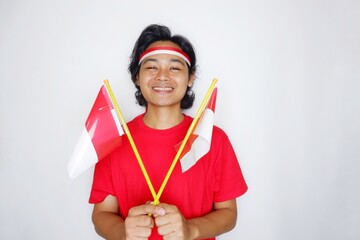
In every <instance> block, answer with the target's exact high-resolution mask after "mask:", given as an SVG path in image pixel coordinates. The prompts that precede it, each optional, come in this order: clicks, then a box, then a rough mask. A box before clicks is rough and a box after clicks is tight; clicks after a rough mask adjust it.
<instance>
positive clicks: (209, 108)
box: [180, 88, 217, 172]
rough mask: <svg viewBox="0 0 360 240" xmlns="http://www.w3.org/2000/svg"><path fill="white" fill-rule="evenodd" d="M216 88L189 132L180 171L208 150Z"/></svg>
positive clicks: (186, 168) (191, 164)
mask: <svg viewBox="0 0 360 240" xmlns="http://www.w3.org/2000/svg"><path fill="white" fill-rule="evenodd" d="M216 96H217V88H214V90H213V92H212V94H211V96H210V98H209V101H208V103H207V105H206V108H205V109H204V110H203V112H202V114H201V116H200V119H199V121H198V123H197V125H196V127H195V129H194V131H193V132H192V133H191V135H190V137H189V139H188V141H187V143H186V144H185V147H184V149H183V152H182V154H181V155H180V164H181V169H182V172H186V171H187V170H189V169H190V168H191V167H192V166H193V165H195V163H196V162H197V161H198V160H199V159H200V158H202V157H203V156H204V155H205V154H206V153H208V152H209V150H210V144H211V137H212V131H213V126H214V113H215V105H216Z"/></svg>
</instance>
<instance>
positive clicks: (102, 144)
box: [85, 86, 121, 160]
mask: <svg viewBox="0 0 360 240" xmlns="http://www.w3.org/2000/svg"><path fill="white" fill-rule="evenodd" d="M113 109H114V106H113V105H112V102H111V100H110V97H109V95H108V93H107V91H106V88H105V86H102V87H101V89H100V91H99V93H98V96H97V98H96V100H95V103H94V105H93V107H92V109H91V111H90V114H89V116H88V118H87V120H86V122H85V127H86V129H87V131H88V133H89V136H90V138H91V141H92V143H93V145H94V148H95V151H96V154H97V156H98V160H100V159H102V158H103V157H105V156H106V155H108V154H109V153H110V152H111V151H113V150H114V149H115V148H116V147H117V146H119V145H120V144H121V136H120V135H119V131H118V128H117V127H116V123H115V120H114V116H113V115H112V113H111V110H113Z"/></svg>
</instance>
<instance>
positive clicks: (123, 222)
mask: <svg viewBox="0 0 360 240" xmlns="http://www.w3.org/2000/svg"><path fill="white" fill-rule="evenodd" d="M129 72H130V73H131V79H132V81H133V82H134V84H135V87H136V88H137V92H136V93H135V96H136V99H137V101H138V103H139V104H140V105H141V106H144V107H145V112H144V113H143V114H140V115H139V116H137V117H136V118H134V119H133V120H132V121H130V122H129V123H128V128H129V130H130V132H131V134H132V136H133V138H134V141H135V144H136V146H137V147H138V150H139V154H140V156H141V158H142V160H143V162H144V165H145V167H146V169H147V172H148V174H149V177H150V179H151V182H152V184H153V186H154V188H155V189H156V190H157V189H159V188H160V185H161V184H162V181H163V180H164V178H165V175H166V173H167V171H168V169H169V167H170V165H171V162H172V160H173V159H174V157H175V155H176V147H175V146H177V145H178V144H179V143H181V141H182V140H183V139H184V136H185V134H186V132H187V130H188V128H189V126H190V124H191V122H192V118H191V117H189V116H187V115H185V114H184V113H183V112H182V110H183V109H188V108H190V107H192V105H193V102H194V99H195V94H194V92H193V91H192V86H193V84H194V81H195V74H196V56H195V51H194V49H193V46H192V45H191V43H190V42H189V41H188V40H187V39H186V38H185V37H183V36H180V35H174V36H173V35H171V32H170V30H169V29H168V28H167V27H165V26H161V25H150V26H148V27H147V28H145V29H144V30H143V32H142V33H141V34H140V36H139V38H138V40H137V42H136V43H135V46H134V49H133V52H132V55H131V62H130V65H129ZM246 190H247V186H246V183H245V181H244V178H243V175H242V172H241V169H240V166H239V164H238V161H237V158H236V155H235V152H234V150H233V148H232V145H231V143H230V141H229V139H228V137H227V135H226V134H225V132H224V131H223V130H221V129H220V128H219V127H217V126H214V128H213V134H212V140H211V147H210V150H209V152H208V153H207V154H206V155H204V156H203V157H202V158H201V159H200V160H199V161H198V162H196V164H194V165H193V166H192V167H191V168H190V169H188V170H186V171H185V172H183V171H182V169H181V166H180V165H179V164H178V165H177V166H176V167H175V169H174V171H173V173H172V175H171V177H170V180H169V182H168V184H167V186H166V188H165V190H164V192H163V194H162V197H161V199H160V200H161V203H160V204H159V205H157V206H154V205H152V204H149V202H150V201H152V200H153V199H152V195H151V192H150V191H149V189H148V186H147V183H146V181H145V179H144V177H143V174H142V172H141V169H140V167H139V166H138V163H137V160H136V158H135V156H134V154H133V152H132V148H131V146H130V143H129V141H128V139H127V138H126V137H125V138H124V140H123V144H122V145H121V146H120V147H119V148H118V149H116V150H115V151H113V152H112V153H111V154H109V155H108V156H107V157H106V158H105V159H103V160H101V161H99V162H98V163H97V165H96V167H95V172H94V180H93V186H92V190H91V195H90V203H94V210H93V217H92V218H93V222H94V225H95V229H96V231H97V233H98V234H99V235H100V236H102V237H104V238H106V239H127V240H129V239H186V240H189V239H215V237H216V236H218V235H220V234H222V233H224V232H227V231H230V230H231V229H232V228H234V226H235V224H236V218H237V208H236V198H237V197H239V196H241V195H242V194H244V193H245V192H246Z"/></svg>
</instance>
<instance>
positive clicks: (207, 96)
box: [153, 78, 217, 205]
mask: <svg viewBox="0 0 360 240" xmlns="http://www.w3.org/2000/svg"><path fill="white" fill-rule="evenodd" d="M216 82H217V79H216V78H214V79H213V81H212V83H211V85H210V87H209V90H208V91H207V93H206V95H205V97H204V99H203V101H202V103H201V105H200V107H199V109H198V111H197V113H196V115H195V117H194V119H193V121H192V122H191V125H190V127H189V129H188V131H187V133H186V135H185V138H184V140H183V141H182V143H181V145H180V148H179V150H178V151H177V153H176V155H175V158H174V160H173V161H172V163H171V166H170V168H169V170H168V172H167V174H166V176H165V178H164V181H163V182H162V184H161V186H160V189H159V191H158V193H157V195H156V197H155V198H154V202H153V204H154V205H159V203H160V202H159V200H160V197H161V195H162V193H163V191H164V188H165V186H166V184H167V182H168V181H169V178H170V176H171V174H172V172H173V171H174V168H175V166H176V163H177V162H178V160H179V158H180V155H181V153H182V151H183V150H184V147H185V144H186V142H187V141H188V139H189V137H190V135H191V134H192V133H193V131H194V130H195V127H196V124H197V122H198V121H199V119H200V116H201V114H202V112H203V110H204V109H205V107H206V104H207V102H208V101H209V98H210V96H211V93H212V92H213V90H214V88H215V84H216Z"/></svg>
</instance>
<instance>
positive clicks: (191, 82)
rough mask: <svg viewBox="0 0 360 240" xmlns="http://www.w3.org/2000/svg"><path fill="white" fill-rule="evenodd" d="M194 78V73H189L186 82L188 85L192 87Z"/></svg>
mask: <svg viewBox="0 0 360 240" xmlns="http://www.w3.org/2000/svg"><path fill="white" fill-rule="evenodd" d="M195 79H196V76H195V74H191V75H190V78H189V82H188V86H189V87H192V86H193V85H194V82H195Z"/></svg>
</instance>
